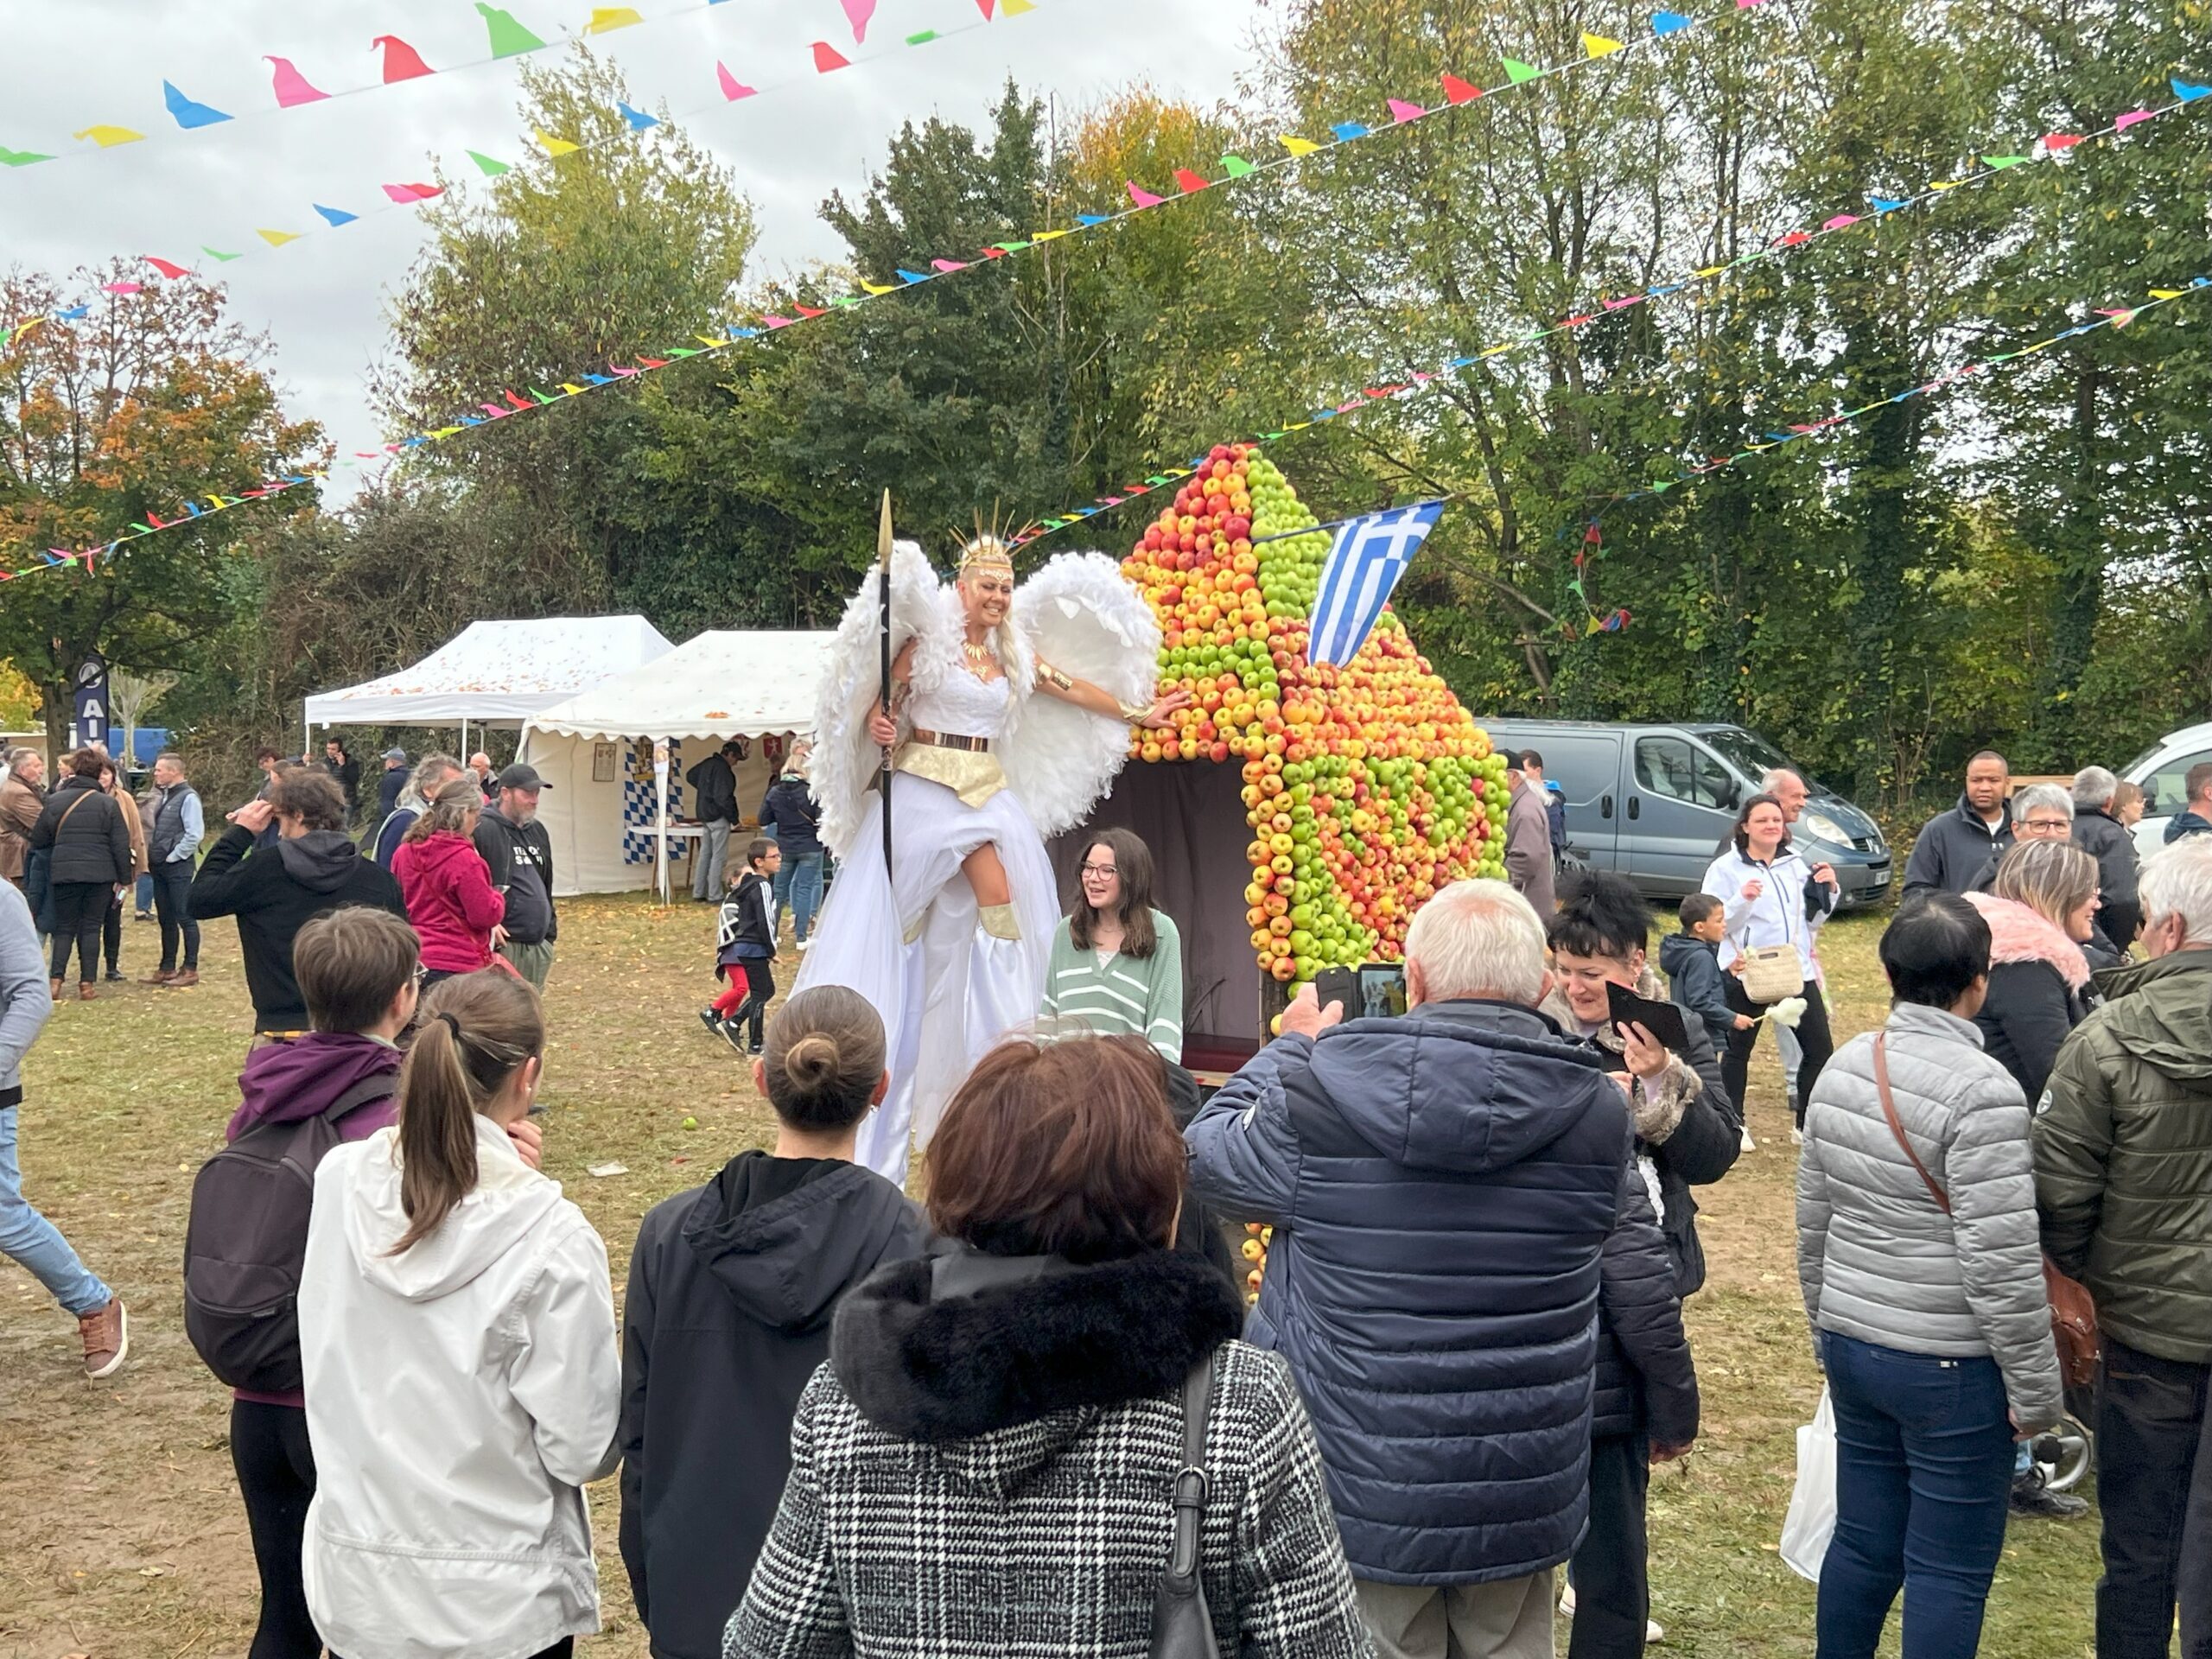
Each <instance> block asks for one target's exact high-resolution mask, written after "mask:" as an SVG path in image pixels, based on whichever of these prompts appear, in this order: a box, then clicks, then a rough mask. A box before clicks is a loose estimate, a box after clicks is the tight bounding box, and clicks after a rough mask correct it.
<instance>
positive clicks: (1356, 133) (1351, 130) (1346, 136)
mask: <svg viewBox="0 0 2212 1659" xmlns="http://www.w3.org/2000/svg"><path fill="white" fill-rule="evenodd" d="M1329 130H1330V131H1331V132H1333V133H1335V134H1336V135H1337V139H1338V143H1350V142H1351V140H1353V139H1354V138H1364V137H1367V129H1366V128H1365V127H1363V126H1361V125H1360V124H1359V123H1358V122H1357V121H1340V122H1338V124H1336V125H1335V126H1333V127H1331V128H1330V129H1329Z"/></svg>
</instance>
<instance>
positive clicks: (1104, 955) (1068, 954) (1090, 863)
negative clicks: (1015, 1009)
mask: <svg viewBox="0 0 2212 1659" xmlns="http://www.w3.org/2000/svg"><path fill="white" fill-rule="evenodd" d="M1080 868H1081V880H1082V883H1083V890H1082V892H1081V893H1080V894H1079V895H1078V896H1077V900H1076V906H1075V912H1074V913H1073V914H1072V915H1070V916H1068V917H1065V918H1063V919H1062V921H1061V923H1060V925H1059V927H1058V931H1055V932H1054V933H1053V935H1052V961H1051V963H1050V964H1049V965H1048V966H1047V967H1046V970H1045V1002H1044V1006H1043V1007H1042V1008H1041V1009H1039V1014H1041V1016H1042V1017H1043V1018H1044V1019H1046V1020H1065V1021H1067V1022H1068V1023H1070V1024H1071V1025H1074V1024H1080V1025H1082V1026H1083V1027H1084V1028H1086V1029H1087V1030H1089V1031H1091V1032H1094V1033H1097V1034H1098V1035H1100V1036H1102V1037H1111V1036H1121V1035H1124V1034H1127V1035H1131V1036H1137V1037H1141V1038H1143V1039H1145V1040H1146V1041H1147V1042H1148V1043H1150V1044H1151V1045H1152V1046H1154V1048H1156V1049H1158V1050H1159V1051H1160V1053H1161V1054H1162V1055H1164V1056H1165V1057H1166V1058H1168V1059H1169V1060H1171V1061H1176V1062H1179V1061H1180V1060H1181V1059H1182V1057H1183V941H1182V938H1180V936H1179V935H1178V934H1177V933H1176V931H1175V924H1174V923H1173V921H1172V920H1171V919H1169V918H1168V917H1167V915H1166V912H1161V911H1157V910H1154V908H1153V907H1152V854H1151V852H1150V851H1149V850H1148V849H1147V848H1146V846H1145V844H1144V842H1141V841H1140V840H1138V839H1137V838H1136V837H1135V836H1133V835H1131V834H1130V833H1129V832H1128V830H1126V829H1101V830H1099V831H1098V832H1097V833H1096V834H1095V835H1093V836H1091V837H1090V841H1089V842H1087V843H1086V844H1085V845H1084V849H1083V863H1082V865H1081V867H1080Z"/></svg>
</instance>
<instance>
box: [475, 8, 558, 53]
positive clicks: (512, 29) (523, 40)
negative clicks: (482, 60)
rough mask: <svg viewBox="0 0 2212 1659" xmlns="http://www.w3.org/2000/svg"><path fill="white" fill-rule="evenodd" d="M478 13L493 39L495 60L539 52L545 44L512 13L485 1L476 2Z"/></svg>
mask: <svg viewBox="0 0 2212 1659" xmlns="http://www.w3.org/2000/svg"><path fill="white" fill-rule="evenodd" d="M476 11H477V15H478V16H480V17H482V18H483V20H484V27H485V29H486V31H487V32H488V33H489V34H490V35H491V37H492V55H493V57H495V58H512V57H517V56H519V55H520V54H523V53H524V52H535V51H537V50H538V49H539V48H542V47H543V46H544V44H545V42H544V41H541V40H539V39H538V38H537V35H533V34H531V32H530V30H528V29H525V28H524V27H523V25H522V24H521V23H519V22H517V21H516V19H515V15H514V13H512V11H506V10H501V9H500V8H499V7H498V6H494V5H487V4H486V3H485V0H476Z"/></svg>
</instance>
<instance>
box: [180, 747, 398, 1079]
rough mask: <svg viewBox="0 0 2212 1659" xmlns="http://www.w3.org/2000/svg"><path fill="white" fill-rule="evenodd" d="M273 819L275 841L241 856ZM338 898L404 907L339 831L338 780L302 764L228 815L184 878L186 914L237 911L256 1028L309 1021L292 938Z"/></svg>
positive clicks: (276, 1029)
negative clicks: (187, 883)
mask: <svg viewBox="0 0 2212 1659" xmlns="http://www.w3.org/2000/svg"><path fill="white" fill-rule="evenodd" d="M270 823H275V824H276V826H277V841H276V843H275V844H274V845H273V846H270V847H269V848H266V849H263V850H262V851H259V852H255V853H253V854H252V856H251V857H248V856H247V854H248V853H249V852H250V851H251V849H252V847H253V843H254V837H255V836H258V835H259V834H260V833H261V832H262V831H263V830H264V829H267V828H268V827H269V825H270ZM341 905H368V906H372V907H374V908H375V909H378V910H388V911H390V912H391V913H392V914H393V915H395V916H397V917H399V918H401V919H402V920H404V919H406V916H407V906H406V904H405V902H404V900H403V899H401V898H400V896H399V883H398V882H397V880H393V879H392V874H391V871H389V870H385V869H379V868H378V867H377V865H376V863H375V861H372V860H370V859H365V858H363V857H362V856H361V850H360V849H359V848H358V847H356V846H354V844H353V839H352V837H350V836H347V835H346V798H345V797H344V796H342V795H340V793H339V792H338V783H337V780H336V779H334V778H332V777H330V776H329V774H327V772H309V771H307V770H306V769H304V768H300V769H296V770H294V771H291V772H283V773H280V774H279V775H278V776H277V779H276V780H275V781H274V782H273V783H272V784H271V785H270V787H269V792H268V795H267V797H266V798H264V799H261V800H254V801H248V802H247V803H246V804H245V805H244V806H242V807H240V808H239V809H238V810H237V811H235V812H233V813H232V814H231V827H230V828H229V829H226V830H225V831H223V833H222V834H221V835H220V836H218V837H217V838H216V841H215V844H214V846H213V848H211V849H209V850H208V853H207V859H206V860H205V861H203V862H202V863H201V864H200V873H199V874H197V875H195V876H194V877H193V879H192V893H191V906H190V907H191V912H192V916H193V919H194V920H195V921H202V922H204V921H208V920H211V919H213V918H215V917H218V916H235V917H237V918H238V946H239V949H240V950H243V951H244V952H245V983H246V990H247V992H248V994H249V995H251V997H252V998H253V1029H254V1031H255V1033H256V1034H257V1035H270V1036H284V1037H296V1036H298V1035H300V1034H301V1033H304V1032H305V1031H307V1029H308V1009H307V1001H306V999H305V998H304V997H302V995H300V982H299V981H298V980H297V979H296V978H295V977H294V976H293V974H292V941H293V939H294V938H296V937H298V934H299V931H300V929H301V928H302V927H303V926H305V925H307V924H308V922H309V921H311V920H313V919H314V918H315V917H317V916H320V915H321V913H322V912H324V911H326V910H336V909H337V908H338V907H339V906H341ZM172 983H174V982H172Z"/></svg>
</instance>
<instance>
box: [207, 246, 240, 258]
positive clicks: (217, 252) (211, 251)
mask: <svg viewBox="0 0 2212 1659" xmlns="http://www.w3.org/2000/svg"><path fill="white" fill-rule="evenodd" d="M200 252H202V253H204V254H206V255H207V257H209V258H210V259H226V260H227V259H235V258H237V257H238V255H237V254H235V253H225V252H224V251H222V250H221V249H220V248H202V249H200Z"/></svg>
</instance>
